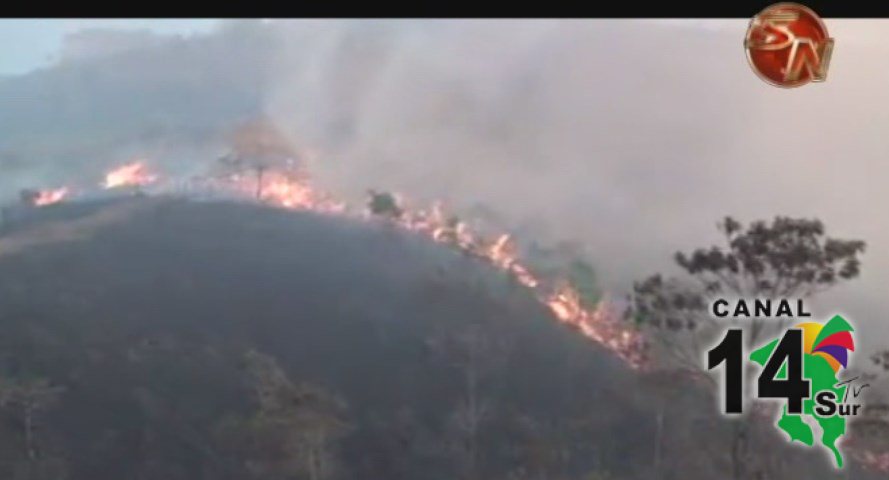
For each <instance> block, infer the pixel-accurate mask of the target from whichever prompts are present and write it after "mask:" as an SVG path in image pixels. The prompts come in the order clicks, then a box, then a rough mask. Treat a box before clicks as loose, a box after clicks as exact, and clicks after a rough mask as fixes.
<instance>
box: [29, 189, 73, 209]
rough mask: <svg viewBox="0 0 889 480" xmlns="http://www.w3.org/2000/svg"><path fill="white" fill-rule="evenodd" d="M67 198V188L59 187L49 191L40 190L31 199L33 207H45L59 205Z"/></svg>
mask: <svg viewBox="0 0 889 480" xmlns="http://www.w3.org/2000/svg"><path fill="white" fill-rule="evenodd" d="M67 196H68V188H67V187H61V188H56V189H50V190H40V191H38V192H37V193H36V195H35V196H34V198H33V203H34V206H36V207H45V206H47V205H52V204H54V203H59V202H61V201H62V200H64V199H65V197H67Z"/></svg>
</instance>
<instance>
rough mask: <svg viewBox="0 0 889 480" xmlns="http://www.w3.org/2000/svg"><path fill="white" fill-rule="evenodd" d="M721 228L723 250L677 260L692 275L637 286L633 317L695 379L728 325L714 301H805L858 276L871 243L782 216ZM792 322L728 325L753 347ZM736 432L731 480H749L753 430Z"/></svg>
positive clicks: (740, 427)
mask: <svg viewBox="0 0 889 480" xmlns="http://www.w3.org/2000/svg"><path fill="white" fill-rule="evenodd" d="M718 228H719V230H720V232H721V233H722V235H723V238H724V245H722V246H711V247H707V248H698V249H696V250H694V251H692V252H691V253H682V252H678V253H676V256H675V260H676V264H677V265H678V266H679V267H680V268H681V269H682V270H683V271H684V272H685V274H686V275H685V276H684V277H682V278H665V277H663V276H662V275H661V274H655V275H652V276H650V277H648V278H647V279H645V280H643V281H641V282H637V283H635V284H634V286H633V294H632V296H631V307H630V309H629V310H628V313H629V316H630V317H631V318H632V319H634V320H635V321H636V322H637V323H639V324H640V325H641V326H643V327H645V328H647V330H648V331H649V332H650V333H651V334H652V337H653V338H654V339H655V340H656V342H655V346H656V347H658V352H657V353H660V354H662V355H664V356H666V357H667V358H669V359H672V360H673V361H674V362H676V364H678V366H679V368H683V369H686V370H687V371H690V372H693V373H695V374H701V373H702V369H703V367H704V365H703V360H702V355H703V348H705V347H707V346H709V342H711V341H713V340H714V338H715V337H716V336H717V335H718V334H719V333H721V332H722V331H723V330H724V329H725V328H726V327H727V326H728V325H726V324H725V323H722V322H719V321H717V320H716V319H715V318H713V317H712V316H711V315H710V312H709V305H710V300H711V299H712V298H713V297H740V298H746V299H750V298H766V299H776V298H806V297H809V296H811V295H813V294H816V293H818V292H821V291H823V290H826V289H828V288H830V287H832V286H834V285H836V284H838V283H841V282H843V281H846V280H850V279H853V278H855V277H857V276H858V275H859V273H860V266H861V262H860V259H859V255H860V254H862V253H863V252H864V250H865V243H864V242H863V241H861V240H838V239H834V238H830V237H827V236H826V235H825V232H824V225H823V224H822V223H821V221H820V220H810V219H797V218H789V217H776V218H775V219H774V220H772V221H771V223H767V222H765V221H757V222H753V223H752V224H750V225H749V226H746V227H745V226H744V225H743V224H741V223H740V222H738V221H737V220H735V219H733V218H731V217H726V218H725V219H723V220H722V221H721V222H720V223H719V224H718ZM786 321H787V320H773V319H762V318H749V319H727V322H729V324H730V325H731V326H737V327H741V328H744V329H745V331H746V337H747V341H748V345H750V346H753V345H757V344H758V343H759V342H760V341H761V340H763V339H765V338H769V337H770V336H772V335H776V334H777V333H778V332H780V331H782V330H783V329H785V328H786V326H787V325H786ZM703 378H707V379H710V377H709V376H703ZM734 425H735V429H734V431H733V435H732V447H731V461H732V466H733V467H732V469H733V475H732V476H733V478H734V479H736V480H739V479H742V478H747V476H746V474H745V471H744V465H745V461H744V458H743V457H744V455H745V452H746V445H747V442H748V438H747V436H748V433H749V431H748V428H747V426H746V425H745V422H744V421H738V422H735V424H734Z"/></svg>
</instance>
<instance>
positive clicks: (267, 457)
mask: <svg viewBox="0 0 889 480" xmlns="http://www.w3.org/2000/svg"><path fill="white" fill-rule="evenodd" d="M247 366H248V370H249V372H250V374H251V377H252V379H253V385H254V392H255V394H256V400H257V402H258V406H259V409H258V412H257V413H256V415H255V416H254V417H253V418H252V419H251V421H250V424H251V427H252V430H253V432H254V434H255V441H256V442H257V443H258V445H260V446H261V447H260V448H259V457H260V458H259V459H258V461H254V462H252V463H251V470H252V471H253V473H254V474H255V475H257V477H259V478H281V479H286V478H294V477H298V478H306V479H308V480H325V479H329V478H333V476H334V474H335V473H336V472H337V470H338V468H339V462H338V460H337V457H336V451H335V445H336V442H337V440H338V439H339V438H340V437H341V436H342V435H343V434H344V433H345V432H346V430H347V427H348V426H347V424H346V423H345V421H344V420H342V415H343V412H344V410H345V405H344V404H343V402H342V401H341V400H340V399H339V398H337V397H335V396H334V395H332V394H330V393H328V392H327V391H325V390H324V389H323V388H321V387H318V386H315V385H309V384H294V383H293V382H292V381H291V380H290V379H289V378H288V377H287V375H286V374H285V373H284V371H283V370H282V369H281V367H280V366H278V364H277V362H276V361H275V360H274V359H273V358H272V357H269V356H267V355H263V354H261V353H258V352H250V353H248V354H247Z"/></svg>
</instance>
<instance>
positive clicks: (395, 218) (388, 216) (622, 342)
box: [29, 157, 644, 368]
mask: <svg viewBox="0 0 889 480" xmlns="http://www.w3.org/2000/svg"><path fill="white" fill-rule="evenodd" d="M220 163H221V164H223V165H224V166H226V167H227V169H228V170H229V171H228V172H227V173H225V174H222V175H220V174H216V175H208V176H206V177H204V178H199V179H197V180H196V182H197V183H200V184H201V185H202V186H203V188H204V189H205V190H206V189H207V188H208V187H209V188H210V189H211V190H212V191H214V192H215V193H218V194H220V195H223V196H234V197H236V198H240V199H242V200H247V201H257V202H261V203H263V204H266V205H269V206H273V207H278V208H283V209H290V210H301V211H311V212H315V213H319V214H323V215H340V216H345V217H348V218H351V219H354V220H357V221H374V220H378V219H382V220H383V221H387V222H390V223H391V224H392V225H395V226H397V227H399V228H401V229H404V230H405V231H408V232H412V233H415V234H418V235H422V236H425V237H427V238H429V239H430V240H432V241H434V242H436V243H440V244H444V245H447V246H449V247H451V248H454V249H457V250H459V251H461V252H463V253H465V254H467V255H470V256H472V257H474V258H477V259H479V260H482V261H484V262H486V263H488V264H489V265H491V266H493V267H495V268H497V269H499V270H501V271H503V272H505V273H506V274H508V275H509V276H510V277H511V278H512V279H514V280H515V281H516V282H517V283H519V284H521V285H523V286H524V287H527V288H529V289H531V290H532V291H533V292H534V294H535V297H536V298H537V299H538V300H539V301H540V302H541V303H542V304H544V305H546V307H547V308H548V309H549V310H550V311H551V312H552V314H553V315H554V316H555V317H556V318H557V319H558V320H559V321H561V322H563V323H565V324H567V325H570V326H572V327H574V328H576V329H577V331H578V332H580V333H581V334H582V335H584V336H586V337H587V338H589V339H591V340H593V341H595V342H597V343H599V344H601V345H603V346H604V347H606V348H607V349H609V350H611V351H612V352H614V353H615V354H616V355H618V356H619V357H620V358H621V359H623V360H624V361H626V362H627V363H628V364H629V365H630V366H632V367H633V368H641V367H642V366H643V364H644V342H643V340H642V338H641V335H640V334H639V333H638V332H637V331H635V330H633V329H631V328H630V327H628V326H627V325H626V324H625V323H623V322H622V321H621V319H620V312H619V311H618V310H617V309H616V308H615V307H614V306H612V305H610V304H609V303H608V302H598V303H597V304H596V305H586V304H585V300H584V298H583V296H582V295H581V294H580V292H579V291H578V289H577V288H576V287H575V286H574V285H572V283H571V282H570V281H568V280H567V279H564V278H544V277H543V276H542V275H539V274H537V273H535V272H534V271H533V269H532V268H531V267H530V266H529V265H528V264H527V262H526V261H524V260H523V259H522V258H521V256H520V250H519V248H518V247H517V245H516V243H515V242H514V240H513V238H512V237H511V236H510V235H509V234H506V233H500V234H494V235H483V234H481V233H479V232H478V231H476V230H475V229H473V228H472V227H471V226H470V225H469V224H468V223H466V222H464V221H462V220H461V219H459V217H457V216H455V215H452V214H450V213H448V211H447V210H446V208H445V207H444V205H443V204H442V203H441V202H435V203H433V205H432V206H431V207H430V208H426V209H424V208H410V207H408V206H407V205H406V204H407V202H406V201H404V200H403V199H401V198H400V197H399V196H397V195H394V194H390V193H387V192H376V191H373V190H371V191H370V192H369V200H368V203H367V205H366V207H365V208H356V207H354V206H351V205H348V204H347V203H346V202H343V201H340V200H337V199H336V198H335V197H334V196H333V195H331V194H329V193H326V192H324V191H321V190H319V189H317V188H315V187H314V186H313V185H312V182H311V176H310V175H309V173H308V172H306V171H305V170H304V169H303V168H301V167H300V166H299V165H297V164H296V162H294V161H293V160H291V159H286V160H284V161H280V162H264V163H263V162H248V161H245V160H242V157H235V159H232V157H224V158H223V159H221V161H220ZM166 180H167V179H165V178H163V177H162V176H161V175H160V174H158V173H157V172H155V171H153V170H152V169H151V168H149V166H148V165H147V164H146V163H145V162H141V161H140V162H131V163H127V164H125V165H122V166H120V167H116V168H114V169H112V170H110V171H109V172H108V173H107V174H105V178H104V181H103V182H102V183H101V186H102V187H103V188H105V189H112V188H121V187H143V186H147V185H152V184H156V185H158V186H160V187H161V188H163V184H164V183H166V182H165V181H166ZM170 180H172V179H170ZM170 183H175V182H173V181H171V182H170ZM192 183H195V182H194V181H193V182H192ZM186 193H187V191H186ZM67 194H68V189H67V188H61V189H58V190H49V191H40V192H35V193H34V194H33V195H32V197H29V198H31V200H29V203H30V204H32V205H34V206H45V205H50V204H53V203H57V202H60V201H62V200H63V199H65V198H66V196H67Z"/></svg>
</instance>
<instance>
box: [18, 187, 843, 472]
mask: <svg viewBox="0 0 889 480" xmlns="http://www.w3.org/2000/svg"><path fill="white" fill-rule="evenodd" d="M0 239H2V241H0V246H2V248H0V326H2V336H0V353H2V357H0V372H2V375H3V378H5V379H7V380H6V381H7V383H8V382H13V383H15V382H19V383H20V384H28V382H32V383H33V381H36V379H42V380H44V381H46V382H47V384H48V385H51V386H54V387H59V388H60V389H63V390H60V393H58V394H57V395H55V396H54V397H53V401H52V402H47V403H46V405H42V404H41V405H38V406H37V408H35V409H34V410H33V412H32V413H33V415H32V416H31V418H30V420H29V421H32V422H33V425H32V428H30V429H28V428H26V427H25V423H24V422H25V418H26V416H25V415H24V413H23V412H24V410H23V409H21V408H17V407H15V406H9V408H5V409H4V410H3V417H2V419H3V422H2V424H0V477H2V478H29V479H31V478H47V479H49V478H53V479H59V478H69V479H74V480H103V479H107V480H112V479H115V480H116V479H152V480H153V479H157V480H161V479H163V480H177V479H183V480H185V479H189V480H194V479H208V480H209V479H213V480H224V479H251V478H263V479H290V478H360V479H372V478H373V479H387V480H396V479H423V480H435V479H454V478H486V479H521V478H546V479H561V478H565V479H568V478H570V479H588V478H595V479H602V478H616V479H623V478H627V479H629V478H649V475H650V471H651V468H652V465H653V462H662V463H661V466H660V467H659V470H660V471H664V470H665V469H664V467H663V464H664V463H663V462H672V463H671V464H672V465H674V466H673V469H674V471H676V472H677V473H678V472H684V473H683V477H682V478H713V477H712V475H711V472H714V471H716V472H718V471H724V467H725V465H722V464H721V463H720V462H721V461H722V458H723V456H724V455H723V453H724V448H725V445H723V444H721V443H720V442H721V440H719V439H720V438H721V437H720V436H719V432H720V431H722V429H724V428H725V425H724V424H723V423H721V421H717V422H713V421H712V419H713V416H712V414H708V413H706V412H708V411H709V406H701V405H700V400H699V399H698V398H697V395H696V394H692V395H691V397H690V398H684V399H677V398H673V399H670V400H669V401H666V400H663V399H659V398H658V397H657V392H656V386H655V387H652V384H655V385H656V382H651V379H650V378H648V379H646V378H644V377H640V376H638V375H637V374H635V373H633V372H631V371H630V370H628V369H627V368H625V367H624V366H623V364H622V363H621V362H620V361H618V360H617V359H616V358H615V357H613V356H612V355H611V354H609V353H608V352H606V351H605V350H603V349H601V348H599V347H598V346H597V345H595V344H594V343H592V342H590V341H589V340H587V339H585V338H583V337H582V336H580V335H578V334H577V333H576V332H574V331H572V330H571V329H570V328H568V327H566V326H564V325H561V324H559V323H557V322H556V321H555V320H554V319H553V318H552V317H551V315H550V314H549V312H548V311H547V310H546V309H545V308H544V307H542V306H541V305H540V304H539V303H538V302H537V301H536V300H535V299H534V298H533V296H532V295H531V294H530V293H529V292H528V291H526V290H525V289H524V288H523V287H521V286H519V285H517V284H515V283H514V282H511V281H510V280H509V278H507V277H506V276H505V275H503V274H502V273H500V272H496V271H493V270H491V269H489V268H487V267H486V266H485V265H484V264H482V263H480V262H478V261H476V260H474V259H472V258H469V257H466V256H464V255H461V254H459V253H457V252H454V251H452V250H449V249H447V248H444V247H441V246H439V245H436V244H434V243H431V242H429V241H427V240H425V239H424V238H422V237H417V236H412V235H410V234H407V233H405V232H404V231H401V230H399V229H395V228H392V227H391V226H387V225H386V224H385V222H379V223H374V222H369V223H368V222H357V221H351V220H344V219H339V218H333V217H325V216H319V215H315V214H310V213H299V212H290V211H282V210H275V209H270V208H264V207H262V206H259V205H249V204H232V203H200V202H193V201H186V200H180V199H158V198H154V199H151V198H132V199H127V200H122V201H113V202H103V203H92V204H89V203H80V204H78V203H72V204H60V205H54V206H51V207H48V208H43V209H38V210H34V211H33V212H31V213H30V214H28V215H24V216H22V217H20V218H17V219H16V220H15V221H11V222H8V223H7V224H6V225H5V226H4V231H3V235H2V237H0ZM250 352H253V353H250ZM256 354H258V355H260V357H261V358H263V359H266V360H267V361H271V362H273V363H274V364H275V365H276V366H277V368H278V369H279V370H280V372H283V373H285V374H286V376H287V377H288V378H289V381H291V382H292V383H293V384H294V385H303V386H305V388H307V389H309V390H311V391H323V392H325V395H327V397H326V398H333V399H337V400H336V401H335V402H333V403H332V404H334V403H335V405H336V407H335V408H334V407H330V408H329V409H326V410H324V412H327V413H330V412H333V411H334V410H335V412H334V413H330V415H327V413H325V414H324V415H321V414H319V413H318V410H312V417H311V418H312V419H313V421H318V422H324V421H327V420H328V419H329V418H333V417H335V420H336V422H337V425H338V427H337V428H338V430H337V431H338V432H340V433H339V434H338V435H337V436H336V437H335V438H334V437H333V436H331V438H330V439H325V440H324V441H323V442H321V446H320V448H319V451H320V452H321V453H323V455H324V456H325V457H324V458H325V459H324V462H325V465H327V466H330V467H331V470H330V471H326V473H324V476H319V474H318V473H317V472H315V473H314V474H312V473H310V472H307V471H305V469H302V464H300V461H301V460H298V459H296V457H299V455H302V453H300V452H302V451H303V450H300V449H299V448H296V447H294V448H293V449H291V450H289V451H283V450H281V451H279V448H281V445H282V444H288V443H287V442H289V440H288V439H290V437H288V436H287V435H289V434H288V433H286V431H285V433H284V434H282V433H281V432H280V431H275V430H274V429H272V430H269V429H268V428H266V429H263V428H258V427H257V424H258V423H257V422H260V423H261V422H262V421H263V419H268V418H270V417H268V416H266V417H263V416H262V412H263V409H264V408H265V409H266V410H267V409H268V408H269V407H268V406H267V405H266V406H265V407H264V406H263V403H262V401H263V398H262V397H261V395H260V394H262V393H263V390H262V388H261V387H262V386H261V385H260V386H257V380H256V378H255V375H254V376H251V371H253V372H254V374H255V366H256V365H255V362H254V364H251V360H250V359H251V358H254V359H255V358H256V357H255V355H256ZM251 355H254V357H251ZM251 365H252V367H251ZM251 368H253V370H251ZM272 373H274V372H272ZM266 374H269V371H268V370H266ZM267 377H269V376H268V375H267ZM271 377H274V375H271ZM266 380H267V382H266V383H267V384H266V387H268V384H269V382H271V383H274V381H275V380H274V379H273V380H268V378H266ZM661 381H663V379H661ZM679 381H682V380H679ZM309 390H303V391H309ZM690 391H692V392H693V389H692V390H690ZM294 398H297V400H295V402H296V403H299V400H298V399H299V398H304V397H299V396H297V397H294ZM683 402H685V404H688V402H698V406H699V407H700V408H699V409H698V410H700V411H701V412H704V413H701V414H696V416H695V415H691V416H683V417H678V416H677V415H676V414H675V412H678V411H680V410H682V409H681V408H680V407H679V405H681V404H683ZM468 406H474V410H473V409H470V408H468ZM279 408H282V409H285V410H286V409H291V410H294V411H299V409H300V408H303V406H301V405H284V406H283V407H282V406H279ZM288 411H290V410H288ZM468 411H469V412H470V413H471V412H475V413H474V414H470V413H467V412H468ZM671 411H672V412H673V413H665V412H671ZM682 411H686V410H682ZM702 415H703V416H702ZM665 418H666V419H668V420H667V421H668V422H670V423H668V425H667V428H670V429H671V430H670V431H671V432H672V433H671V436H670V442H669V443H670V444H672V446H669V447H665V448H667V449H666V450H664V451H661V452H660V453H657V452H655V444H656V441H655V440H653V439H656V438H657V437H656V436H657V435H658V434H659V433H658V432H659V430H658V428H661V429H663V428H665V427H664V425H663V420H664V419H665ZM694 418H697V420H694ZM702 419H708V420H707V421H706V422H704V423H703V424H701V423H700V422H701V421H703V420H702ZM659 422H661V426H660V427H659V426H658V424H659ZM672 422H676V423H672ZM695 422H697V423H695ZM702 425H703V426H702ZM339 426H342V427H343V428H342V429H339ZM661 434H662V433H661ZM263 435H265V436H263ZM281 435H284V436H283V437H282V436H281ZM709 436H712V438H711V437H709ZM267 444H273V445H275V447H274V448H271V449H265V450H263V449H262V448H259V447H262V446H263V445H267ZM701 445H705V446H706V448H709V449H713V451H708V450H707V449H706V448H705V449H702V450H700V451H699V452H698V453H696V454H694V455H692V454H691V453H690V452H687V451H686V452H685V454H688V457H687V458H685V457H681V456H680V455H684V454H682V453H681V452H682V451H683V449H688V448H689V447H690V446H697V447H700V446H701ZM697 447H696V448H697ZM258 451H260V453H259V454H258V453H257V452H258ZM658 455H661V456H662V458H658V457H657V456H658ZM815 464H818V462H815ZM693 469H697V470H698V471H700V472H701V475H702V476H701V477H694V476H693V475H691V476H690V475H689V474H688V472H689V471H693ZM666 470H667V471H670V469H666ZM23 472H24V473H23ZM825 473H826V474H829V472H825ZM594 475H598V476H594ZM671 478H672V477H671ZM676 478H678V477H676ZM813 478H822V477H818V476H817V475H816V476H814V477H813ZM823 478H832V477H827V476H825V477H823Z"/></svg>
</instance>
